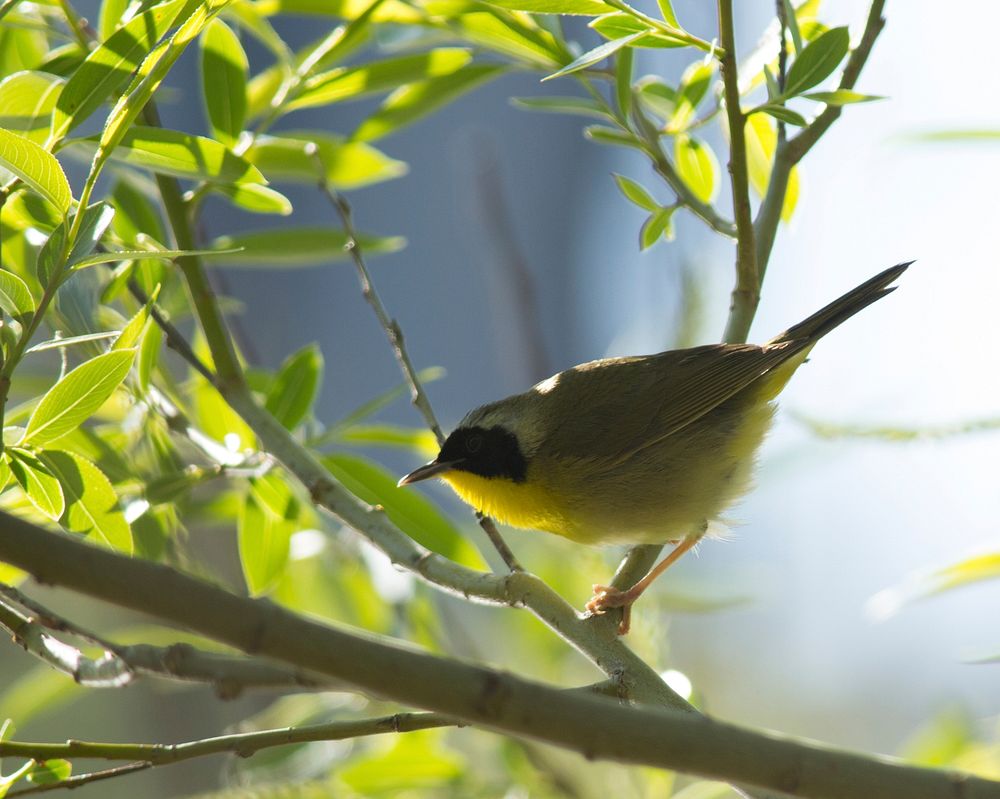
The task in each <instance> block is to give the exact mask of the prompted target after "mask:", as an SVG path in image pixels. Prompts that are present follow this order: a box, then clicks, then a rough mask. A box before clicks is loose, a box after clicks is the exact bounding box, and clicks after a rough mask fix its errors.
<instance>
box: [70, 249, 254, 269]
mask: <svg viewBox="0 0 1000 799" xmlns="http://www.w3.org/2000/svg"><path fill="white" fill-rule="evenodd" d="M235 252H239V250H238V249H231V250H227V251H219V250H116V251H114V252H99V253H95V254H94V255H88V256H87V257H86V258H81V259H80V260H79V261H77V262H76V263H75V264H73V268H74V269H86V268H87V267H88V266H96V265H97V264H113V263H117V262H118V261H140V260H145V259H147V258H153V259H157V260H160V261H173V260H174V259H176V258H184V257H187V256H191V255H224V254H226V253H235Z"/></svg>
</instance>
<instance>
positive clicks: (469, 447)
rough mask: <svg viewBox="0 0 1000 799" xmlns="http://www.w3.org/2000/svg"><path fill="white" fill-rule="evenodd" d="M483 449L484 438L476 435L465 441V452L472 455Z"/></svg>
mask: <svg viewBox="0 0 1000 799" xmlns="http://www.w3.org/2000/svg"><path fill="white" fill-rule="evenodd" d="M482 448H483V437H482V436H481V435H479V434H478V433H476V434H475V435H472V436H469V437H468V438H467V439H465V451H466V452H468V453H470V454H475V453H477V452H479V450H481V449H482Z"/></svg>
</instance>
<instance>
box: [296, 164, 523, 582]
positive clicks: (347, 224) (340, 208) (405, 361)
mask: <svg viewBox="0 0 1000 799" xmlns="http://www.w3.org/2000/svg"><path fill="white" fill-rule="evenodd" d="M310 155H311V156H312V158H313V159H314V160H315V162H316V172H317V174H318V175H319V183H318V185H319V190H320V192H321V193H322V194H323V196H324V197H326V199H327V200H328V201H329V203H330V204H331V205H332V206H333V208H334V209H335V210H336V211H337V214H338V215H339V216H340V221H341V223H342V224H343V226H344V234H345V235H346V236H347V243H346V244H345V245H344V246H345V248H346V250H347V252H348V253H349V254H350V256H351V260H352V261H353V262H354V267H355V269H357V272H358V279H359V280H360V281H361V293H362V295H364V298H365V300H366V302H367V303H368V304H369V305H370V306H371V307H372V310H373V311H374V312H375V316H376V318H377V319H378V321H379V324H380V325H381V326H382V329H383V330H384V331H385V334H386V337H387V338H388V339H389V344H390V345H391V347H392V352H393V354H394V355H395V356H396V361H397V362H398V363H399V368H400V370H401V371H402V373H403V378H404V379H405V380H406V383H407V385H408V386H409V387H410V400H411V402H412V403H413V405H414V407H415V408H416V409H417V410H418V411H420V413H421V415H422V416H423V417H424V420H425V421H426V422H427V426H428V427H429V428H430V429H431V431H432V432H433V433H434V435H435V437H436V438H437V442H438V446H441V445H442V444H444V441H445V436H444V433H443V432H442V431H441V425H440V424H438V420H437V417H436V416H435V415H434V409H433V408H432V407H431V403H430V400H429V399H428V398H427V393H426V392H425V391H424V389H423V386H422V385H421V384H420V379H419V378H418V377H417V372H416V370H415V369H414V368H413V362H412V361H411V360H410V355H409V353H408V352H407V351H406V344H405V343H404V341H403V331H402V329H401V328H400V327H399V323H398V322H397V321H396V320H395V319H393V318H392V317H390V316H389V313H388V312H387V311H386V309H385V306H384V305H383V304H382V299H381V298H380V297H379V295H378V292H377V291H376V290H375V286H374V285H373V283H372V278H371V273H370V272H369V271H368V267H367V265H366V264H365V259H364V253H363V252H362V249H361V241H360V239H359V238H358V234H357V231H356V230H355V229H354V218H353V213H352V211H351V206H350V204H349V203H348V202H347V199H346V198H345V197H344V195H342V194H341V193H340V192H338V191H335V190H334V189H332V188H331V187H330V184H329V181H327V179H326V166H325V165H324V163H323V158H322V156H321V155H320V152H319V148H317V147H312V148H311V152H310ZM476 520H477V521H478V522H479V526H480V527H482V528H483V531H484V532H485V533H486V536H487V537H488V538H489V539H490V543H491V544H493V547H494V548H495V549H496V551H497V552H498V553H499V554H500V557H501V558H502V559H503V562H504V563H505V564H506V565H507V568H508V569H510V571H512V572H515V571H523V569H522V568H521V564H520V563H518V561H517V558H516V557H514V553H513V552H512V551H511V549H510V547H509V546H508V545H507V542H506V541H505V540H504V538H503V536H502V535H500V531H499V530H498V529H497V526H496V524H495V523H494V522H493V520H492V519H491V518H490V517H489V516H485V515H483V514H482V513H477V514H476Z"/></svg>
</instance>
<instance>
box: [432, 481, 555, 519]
mask: <svg viewBox="0 0 1000 799" xmlns="http://www.w3.org/2000/svg"><path fill="white" fill-rule="evenodd" d="M442 478H443V479H444V480H445V481H446V482H447V483H448V485H450V486H451V487H452V489H453V490H454V491H455V493H456V494H458V495H459V496H460V497H461V498H462V499H463V500H464V501H465V502H467V503H469V504H470V505H472V506H473V507H474V508H475V509H476V510H478V511H481V512H482V513H485V514H486V515H487V516H490V517H492V518H494V519H496V520H497V521H498V522H502V523H503V524H510V525H512V526H514V527H523V528H525V529H531V530H547V531H549V532H559V530H558V529H556V528H559V527H561V526H564V525H565V524H566V520H565V519H563V518H562V504H563V503H561V502H559V501H558V500H557V499H556V498H555V497H554V496H553V495H552V494H551V492H550V490H549V488H548V487H547V486H546V485H544V484H543V483H540V482H538V481H524V482H514V481H513V480H508V479H506V478H503V477H481V476H480V475H478V474H472V473H471V472H463V471H453V472H448V473H446V474H443V475H442Z"/></svg>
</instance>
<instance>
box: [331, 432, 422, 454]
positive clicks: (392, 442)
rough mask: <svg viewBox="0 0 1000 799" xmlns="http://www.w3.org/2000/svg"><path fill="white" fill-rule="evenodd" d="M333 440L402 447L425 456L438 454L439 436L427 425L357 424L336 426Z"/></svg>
mask: <svg viewBox="0 0 1000 799" xmlns="http://www.w3.org/2000/svg"><path fill="white" fill-rule="evenodd" d="M333 440H334V441H336V442H338V443H341V444H351V445H354V446H365V447H368V446H378V447H401V448H403V449H408V450H411V451H413V452H417V453H419V454H420V455H421V456H423V457H425V458H432V457H434V456H435V455H437V452H438V449H440V447H439V446H438V443H437V437H436V436H435V435H434V433H432V432H431V431H430V430H428V429H427V428H425V427H400V426H399V425H393V424H356V425H351V426H350V427H345V428H336V436H334V437H333Z"/></svg>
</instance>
